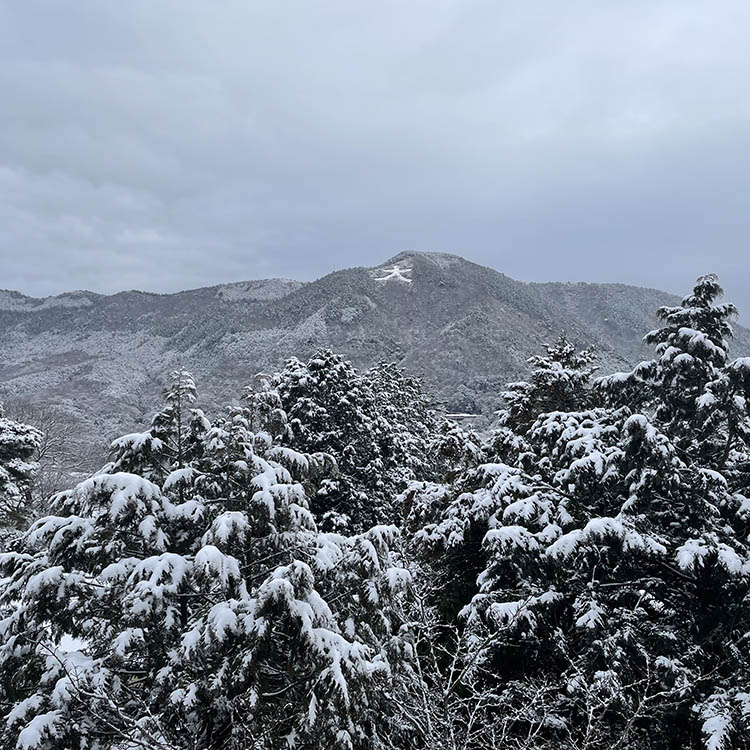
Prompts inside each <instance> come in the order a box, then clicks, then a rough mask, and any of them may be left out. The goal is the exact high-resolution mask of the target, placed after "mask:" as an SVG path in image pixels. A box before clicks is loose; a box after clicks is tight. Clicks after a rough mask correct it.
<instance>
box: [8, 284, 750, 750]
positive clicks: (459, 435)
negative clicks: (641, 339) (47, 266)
mask: <svg viewBox="0 0 750 750" xmlns="http://www.w3.org/2000/svg"><path fill="white" fill-rule="evenodd" d="M720 295H721V290H720V287H719V286H718V282H717V280H716V278H715V277H714V276H706V277H702V278H701V279H699V280H698V283H697V285H696V287H695V289H694V291H693V293H692V294H691V295H689V296H687V297H686V298H685V299H684V300H683V301H682V303H681V304H677V305H674V306H670V307H663V308H661V309H660V310H659V318H660V320H661V324H660V326H659V327H658V328H657V329H655V330H653V331H651V332H650V333H648V334H647V335H646V338H645V341H646V343H647V345H648V346H649V347H651V350H652V352H653V353H652V356H651V358H650V359H648V360H645V361H643V362H641V363H640V364H638V365H637V366H636V367H635V368H634V369H631V370H628V371H623V372H617V373H614V374H613V373H609V374H607V373H604V372H602V371H601V370H600V369H598V368H599V366H600V364H599V363H598V362H597V358H596V352H595V351H594V350H592V349H579V348H577V347H576V346H574V345H573V344H572V343H571V342H570V341H569V340H568V339H567V338H566V336H565V335H562V336H560V337H559V338H558V339H557V340H556V341H554V342H551V343H550V344H549V346H548V347H547V348H546V350H543V351H540V352H539V353H538V354H537V355H535V356H534V357H532V358H531V359H530V361H529V366H530V373H529V375H528V376H527V377H526V378H525V379H524V380H521V381H516V382H512V383H510V384H508V385H507V386H506V387H505V388H504V390H503V392H502V393H500V394H498V395H499V396H500V397H501V398H502V403H503V404H504V406H503V408H502V409H501V411H500V412H499V414H498V415H497V422H496V424H495V428H494V430H493V431H492V433H491V434H490V435H489V437H487V438H486V439H483V440H482V439H480V438H479V437H477V436H476V435H475V434H473V433H472V432H471V431H470V430H465V429H462V428H461V427H460V426H459V425H456V424H454V423H451V422H448V421H445V420H441V419H440V418H439V417H438V416H437V415H436V414H435V413H434V412H433V411H432V410H431V408H430V403H429V399H428V397H427V396H426V395H425V393H424V390H423V386H422V383H421V381H419V380H418V379H415V378H413V377H410V376H408V375H405V374H404V372H403V370H401V369H400V368H399V367H397V366H395V365H391V364H381V365H378V366H376V367H373V368H371V369H369V370H366V371H358V370H356V369H355V368H354V367H353V366H352V365H351V364H350V363H349V362H348V361H347V360H346V359H345V358H344V357H342V356H340V355H338V354H335V353H333V352H331V351H330V350H321V351H319V352H318V353H316V354H315V355H314V356H313V357H311V358H310V359H309V360H308V361H302V360H298V359H292V360H289V361H288V362H287V364H286V365H285V367H284V368H283V369H281V370H279V371H278V372H276V373H275V374H266V375H261V376H258V377H255V378H253V379H251V380H250V382H249V383H248V384H247V385H246V387H245V388H244V389H243V390H242V391H241V393H239V394H238V398H237V401H236V403H233V404H231V405H230V406H229V407H227V408H226V409H225V410H224V411H223V412H221V413H219V414H217V415H215V416H213V417H211V418H209V417H208V416H207V415H206V413H205V412H204V411H203V410H201V408H200V402H201V399H200V391H199V388H198V385H197V384H196V381H195V379H194V377H193V375H192V374H191V373H190V372H188V371H187V370H185V369H178V370H175V371H173V372H172V373H171V375H170V376H169V377H168V382H167V386H166V388H165V390H164V393H163V402H162V405H161V408H160V409H159V411H158V412H157V413H156V414H155V415H154V416H153V417H152V418H151V420H150V426H149V427H148V428H147V429H145V430H144V431H142V432H137V433H131V434H126V435H123V436H122V437H120V438H118V439H117V440H115V441H114V442H113V443H112V446H111V451H110V455H109V457H108V460H107V461H106V463H104V464H103V466H102V468H101V469H100V470H99V471H97V472H95V473H94V474H92V475H91V476H89V477H87V478H85V479H84V480H83V481H80V482H79V483H78V484H76V485H75V486H72V487H71V488H70V489H66V490H64V491H62V492H60V493H58V494H57V495H55V496H54V497H53V498H52V499H51V500H50V501H49V503H50V507H49V508H44V509H40V508H39V507H38V506H35V502H34V498H35V494H34V492H33V488H34V481H35V479H34V477H35V469H36V468H37V466H36V463H35V454H36V453H37V452H38V450H39V447H40V446H41V445H42V444H43V441H44V435H43V433H42V432H40V431H39V430H38V429H36V428H35V427H33V426H30V425H25V424H23V423H19V422H17V421H15V420H11V419H8V418H0V513H1V514H2V518H1V521H2V525H3V528H4V533H3V537H2V540H3V541H2V546H3V551H2V552H0V713H1V714H2V717H1V718H0V721H1V722H2V724H1V726H3V730H2V732H0V748H7V749H8V750H11V749H13V750H57V749H59V748H70V749H71V750H84V749H85V750H125V749H127V750H131V749H134V748H149V749H155V750H157V749H158V750H199V749H200V750H209V749H212V750H213V749H215V750H240V749H242V750H246V749H247V748H257V749H258V750H265V749H267V750H276V749H277V748H283V747H290V748H301V749H309V750H312V749H313V748H321V747H326V748H328V747H330V748H340V749H341V750H355V749H357V750H359V749H361V750H365V749H369V748H374V749H376V750H377V749H378V748H381V749H382V750H386V749H389V750H395V749H398V750H417V749H418V748H425V749H427V748H447V749H449V750H458V749H459V748H460V749H461V750H484V749H485V748H498V749H499V748H526V749H528V750H532V749H533V750H536V749H539V750H542V749H550V750H551V749H552V748H568V749H570V750H573V749H574V748H575V749H576V750H580V749H582V748H586V749H587V750H605V749H606V750H611V749H612V748H663V749H664V750H667V749H668V748H696V749H697V748H705V750H730V749H732V750H736V749H739V750H742V749H743V748H748V747H750V659H749V658H748V653H749V652H750V537H749V533H750V413H749V411H748V397H750V358H732V357H731V356H730V354H729V343H730V341H731V336H732V331H731V327H730V323H729V321H730V319H731V318H732V316H733V315H734V313H735V311H734V308H733V306H732V305H728V304H722V303H720V302H719V301H718V300H719V297H720ZM45 504H46V503H45Z"/></svg>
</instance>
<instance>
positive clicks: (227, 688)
mask: <svg viewBox="0 0 750 750" xmlns="http://www.w3.org/2000/svg"><path fill="white" fill-rule="evenodd" d="M252 417H253V415H252V413H251V411H250V410H249V409H233V410H231V411H230V412H228V413H227V415H226V416H225V417H223V418H221V419H219V420H217V421H216V422H215V423H214V424H209V423H207V422H206V420H205V418H204V417H201V420H200V421H201V429H200V430H199V431H198V432H196V433H195V434H194V435H193V436H192V438H191V441H192V443H195V445H193V444H192V443H191V445H190V449H189V450H188V449H186V444H185V443H183V453H182V460H180V458H179V455H178V454H176V453H174V451H173V450H172V451H170V452H169V453H168V454H166V453H164V452H162V449H161V447H159V446H157V447H158V451H154V452H150V451H149V452H147V453H144V454H140V455H139V454H138V452H137V451H131V450H130V449H131V448H133V447H134V446H135V447H136V448H137V446H138V445H141V444H142V445H150V446H151V447H153V446H154V441H155V440H156V439H159V440H162V439H163V438H155V436H153V435H151V436H149V437H148V438H147V439H144V440H127V441H124V442H122V443H118V445H126V446H128V449H129V451H128V452H127V453H126V454H125V455H127V456H128V457H129V458H128V460H131V461H132V466H133V467H138V468H139V469H142V470H143V472H144V473H145V474H148V475H149V477H150V478H145V477H143V476H139V475H138V474H137V473H134V472H133V471H129V472H126V471H122V470H120V469H121V468H122V467H121V465H118V464H117V463H115V464H109V465H108V466H107V467H105V468H104V470H103V471H102V472H100V473H98V474H96V475H94V476H93V477H91V478H89V479H87V480H86V481H84V482H82V483H80V484H79V485H78V486H77V487H75V488H74V489H72V490H69V491H66V492H63V493H61V494H60V495H59V496H58V497H57V499H56V501H55V515H52V516H48V517H45V518H42V519H40V520H38V521H37V522H36V523H34V524H33V526H32V527H31V529H30V530H29V531H28V533H27V534H26V535H25V536H24V537H23V539H22V540H21V541H20V542H19V543H18V544H17V545H16V547H15V548H14V550H13V551H10V552H7V553H4V554H2V555H0V572H1V573H2V576H3V577H2V578H0V711H1V712H2V717H1V720H2V721H3V725H4V727H5V729H4V731H3V733H2V739H0V747H2V748H8V749H9V750H10V748H13V749H14V750H15V748H17V747H18V748H24V750H32V749H33V750H56V749H57V748H61V747H65V748H70V750H84V748H85V749H86V750H111V749H112V748H114V747H148V748H154V749H163V750H167V748H168V749H169V750H183V748H184V750H188V749H189V750H194V749H195V748H197V747H200V748H209V747H210V748H217V750H219V749H220V750H233V749H234V748H247V747H254V748H258V749H259V750H265V749H268V750H271V748H278V747H282V746H285V745H286V746H289V747H300V748H311V747H319V746H325V747H332V748H347V749H352V748H370V747H377V746H378V742H379V740H378V737H379V736H381V735H382V734H383V732H384V731H385V730H386V729H387V726H388V720H389V719H388V717H389V716H390V715H392V713H393V711H392V710H391V709H389V708H388V706H389V702H390V701H391V700H392V698H391V695H392V694H393V692H394V690H395V685H396V684H397V683H398V680H399V679H400V678H399V674H400V671H399V663H400V661H401V660H402V659H403V656H404V653H405V652H404V650H403V647H401V646H399V638H398V637H397V636H396V631H397V629H398V624H399V623H398V620H397V618H396V617H395V615H393V608H392V606H391V600H392V598H393V596H394V595H396V594H397V593H398V591H399V590H401V589H402V588H403V587H404V586H405V585H407V584H408V575H407V574H406V572H405V571H404V570H403V569H401V568H400V567H398V565H396V564H395V560H394V558H393V554H392V552H391V551H390V550H391V547H392V545H393V544H394V543H395V541H396V537H397V531H396V529H395V528H393V527H376V528H373V529H371V530H369V531H367V532H364V533H363V534H360V535H357V536H354V537H343V536H339V535H331V534H321V533H320V532H319V531H318V530H317V528H316V525H315V521H314V519H313V516H312V514H311V513H310V511H309V508H308V501H307V497H306V494H305V491H304V488H303V486H302V484H301V483H300V481H299V480H300V479H301V478H302V477H303V475H304V474H305V472H306V471H308V470H309V469H310V464H311V458H310V457H309V456H305V455H303V454H301V453H297V452H295V451H292V450H291V449H289V448H285V447H280V446H277V445H275V444H274V443H273V441H272V440H271V438H270V436H269V435H268V434H267V433H262V432H256V431H254V430H252V429H251V424H252ZM155 422H156V423H157V424H158V425H161V424H163V420H161V419H156V420H155ZM170 429H173V428H171V427H170ZM168 434H170V435H173V432H172V433H168ZM172 440H173V438H172ZM164 442H165V443H166V441H164ZM172 445H174V443H172ZM164 455H167V456H168V459H169V466H167V465H166V464H163V463H162V462H161V458H162V457H163V456H164ZM121 458H122V456H121ZM169 468H171V471H169V473H166V472H167V471H168V469H169Z"/></svg>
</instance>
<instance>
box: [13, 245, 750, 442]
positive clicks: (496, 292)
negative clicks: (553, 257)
mask: <svg viewBox="0 0 750 750" xmlns="http://www.w3.org/2000/svg"><path fill="white" fill-rule="evenodd" d="M707 270H709V269H707ZM687 291H688V290H685V292H687ZM676 301H677V298H676V297H674V296H673V295H670V294H667V293H665V292H661V291H658V290H655V289H645V288H640V287H634V286H626V285H623V284H584V283H577V284H572V283H546V284H538V283H524V282H520V281H516V280H514V279H511V278H509V277H508V276H505V275H504V274H502V273H500V272H498V271H495V270H493V269H490V268H486V267H484V266H479V265H476V264H474V263H471V262H469V261H466V260H464V259H463V258H461V257H458V256H455V255H447V254H442V253H412V252H408V253H401V254H399V255H397V256H395V257H393V258H391V259H390V260H388V261H386V262H385V263H383V264H382V265H380V266H377V267H375V268H363V267H359V268H350V269H345V270H341V271H336V272H334V273H331V274H329V275H327V276H324V277H323V278H321V279H318V280H317V281H313V282H309V283H301V282H298V281H293V280H288V279H266V280H259V281H245V282H239V283H231V284H224V285H220V286H211V287H205V288H200V289H193V290H190V291H185V292H180V293H177V294H152V293H147V292H139V291H128V292H121V293H119V294H114V295H111V296H105V295H98V294H94V293H91V292H85V291H77V292H70V293H67V294H62V295H59V296H56V297H48V298H44V299H36V298H31V297H26V296H24V295H23V294H21V293H19V292H13V291H3V292H0V331H1V332H2V336H1V337H0V400H4V401H6V404H7V406H8V407H9V411H11V412H12V411H13V409H16V410H19V409H20V410H21V411H23V410H25V409H27V407H28V406H29V405H32V406H33V405H46V406H47V407H49V406H53V407H54V409H55V410H57V412H58V413H59V414H60V415H61V416H62V417H63V418H64V419H65V420H67V421H68V423H69V433H70V437H71V439H72V440H73V442H75V441H76V440H77V439H80V440H82V441H83V440H84V439H85V438H88V442H89V443H90V442H91V438H92V437H93V438H94V440H95V441H96V442H97V443H98V444H99V445H101V446H102V449H103V448H104V446H105V445H106V443H107V441H108V440H110V439H111V438H113V437H114V436H116V435H118V434H121V433H122V432H128V431H132V430H135V429H138V428H139V427H142V426H144V425H145V424H146V423H147V422H148V419H149V417H150V414H151V412H152V411H153V410H154V408H155V407H156V405H157V404H158V402H159V392H160V390H161V387H162V383H163V378H164V376H165V375H166V374H167V373H168V372H169V371H170V370H171V369H173V368H175V367H177V366H184V367H186V368H188V369H190V370H191V371H193V372H194V374H195V376H196V380H197V382H198V385H199V389H200V393H201V403H200V404H199V405H200V406H202V407H205V408H206V409H207V410H208V411H210V410H211V409H212V408H213V407H214V406H215V405H216V404H219V403H226V402H227V401H228V400H231V399H232V398H237V397H238V396H239V394H240V391H241V388H242V387H243V386H244V385H246V384H247V383H249V382H250V380H251V378H252V376H253V375H254V374H255V373H257V372H259V371H270V370H273V369H275V368H278V367H279V366H281V365H282V364H283V362H284V361H285V360H286V359H287V358H289V357H291V356H297V357H300V358H302V357H307V356H309V355H310V354H312V353H313V352H314V351H315V350H316V349H318V348H320V347H330V348H332V349H334V350H336V351H338V352H340V353H342V354H344V355H345V356H346V357H348V358H350V359H351V360H352V362H353V363H354V364H355V365H356V366H358V367H367V366H369V365H372V364H374V363H376V362H378V361H380V360H384V359H385V360H392V361H395V362H397V363H399V364H400V365H402V366H403V367H404V368H405V369H406V370H407V371H408V372H409V373H412V374H416V375H420V376H422V377H424V378H425V380H426V381H427V383H428V386H429V388H430V390H431V391H432V393H433V394H434V396H435V399H436V402H437V404H438V405H439V406H441V407H442V408H444V409H446V410H447V411H472V412H475V411H482V412H484V413H489V412H491V411H492V410H493V409H494V408H496V407H497V405H498V393H499V391H500V389H501V387H502V385H503V384H504V383H505V382H506V381H507V380H509V379H512V378H514V377H516V376H518V375H520V374H523V373H524V372H525V370H526V359H527V358H528V357H529V356H530V355H532V354H534V353H538V352H539V351H540V350H541V349H542V347H543V346H544V344H545V343H547V342H550V341H551V340H553V339H554V338H556V336H557V335H558V333H559V332H560V330H561V329H565V330H566V331H567V333H568V337H569V338H570V339H571V340H572V341H573V342H574V343H575V344H577V345H579V346H581V347H584V346H588V345H593V346H595V347H596V348H597V350H598V352H599V356H600V360H601V364H602V366H603V367H604V368H609V369H612V368H614V369H624V368H627V367H628V366H629V365H632V364H634V363H635V362H637V361H639V360H640V359H641V358H643V357H644V356H647V355H648V350H646V349H644V348H643V346H642V344H641V338H642V336H643V335H644V333H646V332H647V331H648V330H650V329H651V328H652V327H654V325H655V321H656V316H655V311H656V309H657V308H658V307H659V306H660V305H663V304H671V303H674V302H676ZM735 328H736V339H735V342H734V345H733V350H734V352H735V353H744V352H750V332H749V331H748V330H746V329H744V328H742V327H740V326H735Z"/></svg>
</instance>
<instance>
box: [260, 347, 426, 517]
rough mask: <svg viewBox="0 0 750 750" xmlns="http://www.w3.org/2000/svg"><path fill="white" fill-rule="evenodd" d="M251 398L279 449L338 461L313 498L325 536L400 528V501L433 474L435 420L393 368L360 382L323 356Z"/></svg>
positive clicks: (293, 366)
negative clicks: (412, 483) (417, 480)
mask: <svg viewBox="0 0 750 750" xmlns="http://www.w3.org/2000/svg"><path fill="white" fill-rule="evenodd" d="M250 397H251V399H252V401H253V408H254V410H255V411H256V412H257V413H258V414H259V415H260V416H261V417H263V415H266V417H265V419H266V420H267V421H266V423H265V425H264V426H266V427H267V428H268V429H270V430H274V429H276V430H277V431H278V432H276V433H274V434H275V438H276V439H277V440H278V441H280V442H281V443H283V444H285V445H287V446H289V447H291V448H293V449H295V450H298V451H301V452H304V453H309V454H323V455H327V456H329V457H331V458H332V459H333V460H334V461H335V463H336V466H337V469H338V474H337V475H336V476H330V477H327V478H326V479H325V481H322V482H320V483H319V485H318V486H317V488H316V490H315V492H314V497H313V498H312V506H311V507H312V510H313V513H314V515H315V517H316V519H318V522H319V523H321V524H322V525H323V527H324V528H331V529H338V530H344V529H346V530H354V531H356V530H363V529H366V528H369V527H370V526H372V525H373V524H377V523H383V522H387V523H392V522H395V521H398V519H399V508H398V505H397V503H396V497H397V495H398V493H399V492H400V491H401V490H403V489H404V488H405V486H406V483H407V481H409V480H411V479H413V478H414V477H415V476H416V475H417V473H419V474H421V475H422V476H424V475H426V474H430V473H432V471H433V468H432V466H433V461H432V459H431V457H430V452H429V434H430V430H431V429H432V425H433V421H434V417H433V416H432V412H431V411H430V410H429V409H428V408H427V402H426V399H425V397H424V396H423V394H422V390H421V383H420V382H419V381H418V380H417V379H414V378H408V377H406V376H405V375H404V374H403V372H402V371H400V370H399V369H398V368H397V367H395V366H389V365H381V366H378V367H376V368H374V369H373V370H371V371H369V372H366V373H364V374H360V373H358V372H357V370H356V369H355V368H354V367H352V365H351V364H350V363H349V362H347V361H346V360H344V359H343V358H342V357H341V356H339V355H337V354H334V353H333V352H331V351H328V350H322V351H320V352H318V353H317V354H316V355H315V356H314V357H312V358H311V359H310V360H309V361H308V362H306V363H303V362H300V361H299V360H297V359H292V360H290V361H289V362H288V363H287V365H286V367H285V368H284V370H283V371H282V372H280V373H277V374H276V375H275V376H273V378H271V379H270V380H269V381H268V382H267V384H266V387H265V389H264V390H257V389H254V390H253V391H252V392H250Z"/></svg>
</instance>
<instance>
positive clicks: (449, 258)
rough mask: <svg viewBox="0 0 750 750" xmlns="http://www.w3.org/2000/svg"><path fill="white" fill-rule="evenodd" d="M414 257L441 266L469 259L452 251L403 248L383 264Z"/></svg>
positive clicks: (395, 262)
mask: <svg viewBox="0 0 750 750" xmlns="http://www.w3.org/2000/svg"><path fill="white" fill-rule="evenodd" d="M414 259H423V260H427V261H431V262H432V263H434V264H435V265H437V266H440V267H441V268H448V267H449V266H452V265H456V264H457V263H468V262H469V261H467V260H466V258H462V257H461V256H460V255H455V254H453V253H438V252H424V251H421V250H404V251H403V252H400V253H398V254H397V255H394V256H393V257H392V258H388V260H387V261H385V263H383V264H382V265H383V266H386V265H395V264H397V263H401V262H404V261H409V260H414ZM381 267H382V266H378V268H381Z"/></svg>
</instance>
